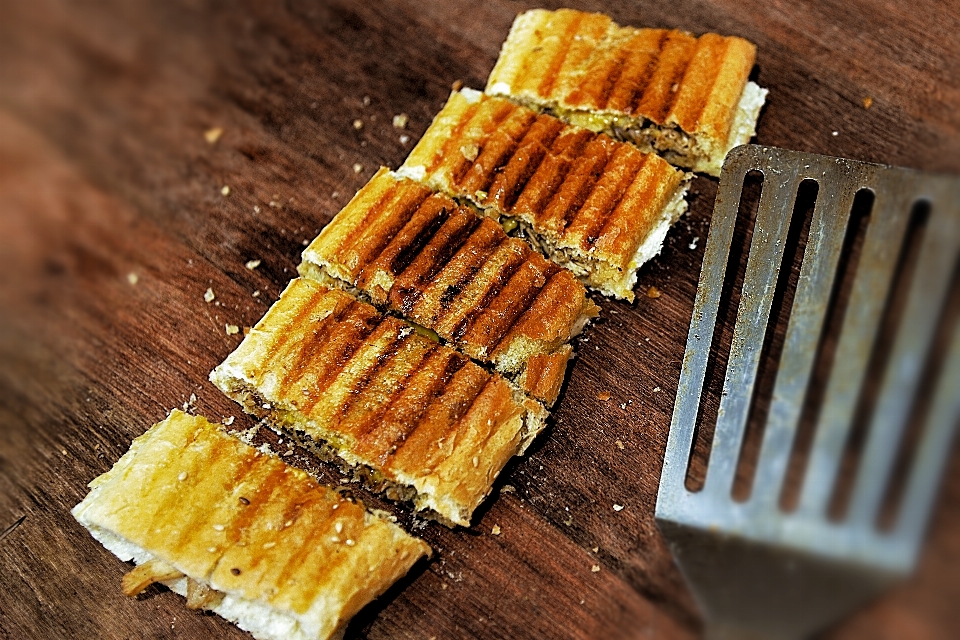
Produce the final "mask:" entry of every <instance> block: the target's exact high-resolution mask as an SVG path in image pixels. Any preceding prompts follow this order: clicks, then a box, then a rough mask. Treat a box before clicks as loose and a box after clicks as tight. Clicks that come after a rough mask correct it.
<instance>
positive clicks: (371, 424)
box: [348, 340, 440, 450]
mask: <svg viewBox="0 0 960 640" xmlns="http://www.w3.org/2000/svg"><path fill="white" fill-rule="evenodd" d="M408 342H414V341H413V340H410V341H408ZM438 353H440V347H439V345H436V344H434V345H432V346H429V347H426V348H424V349H422V350H420V351H419V352H418V353H417V354H416V361H415V362H411V363H408V364H407V371H406V372H405V373H404V374H403V375H402V376H401V377H400V378H399V379H398V380H396V382H395V384H394V386H393V388H392V392H391V393H390V395H389V397H388V398H387V401H386V402H381V403H380V405H379V406H377V407H376V408H375V409H374V410H373V411H368V412H367V413H365V414H363V415H361V416H359V417H357V419H355V420H353V422H352V423H351V424H350V425H349V427H348V428H349V431H350V432H351V433H352V434H353V436H354V437H355V438H356V441H357V449H358V450H363V449H365V448H366V447H367V446H368V445H367V442H368V440H369V434H370V433H371V432H372V431H374V430H375V429H376V428H377V425H379V424H382V423H383V422H384V419H385V416H387V415H388V414H389V413H390V412H391V410H392V409H393V408H394V407H395V406H397V403H401V402H402V399H404V398H406V391H407V386H408V385H409V384H410V382H411V381H412V380H414V379H415V378H416V376H417V374H418V373H420V372H421V371H424V370H428V371H429V370H430V363H431V362H432V360H433V359H434V358H436V356H437V354H438Z"/></svg>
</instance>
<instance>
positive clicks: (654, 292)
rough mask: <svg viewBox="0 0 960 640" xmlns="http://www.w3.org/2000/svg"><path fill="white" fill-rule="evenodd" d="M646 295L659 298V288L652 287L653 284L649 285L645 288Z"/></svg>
mask: <svg viewBox="0 0 960 640" xmlns="http://www.w3.org/2000/svg"><path fill="white" fill-rule="evenodd" d="M647 297H648V298H653V299H657V298H659V297H660V289H657V288H656V287H654V286H652V285H651V286H650V288H649V289H647Z"/></svg>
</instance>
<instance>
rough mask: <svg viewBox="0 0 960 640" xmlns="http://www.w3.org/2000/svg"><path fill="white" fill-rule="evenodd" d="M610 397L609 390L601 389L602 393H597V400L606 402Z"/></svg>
mask: <svg viewBox="0 0 960 640" xmlns="http://www.w3.org/2000/svg"><path fill="white" fill-rule="evenodd" d="M609 399H610V392H609V391H601V392H600V393H598V394H597V400H600V401H601V402H606V401H607V400H609Z"/></svg>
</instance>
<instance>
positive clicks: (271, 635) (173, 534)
mask: <svg viewBox="0 0 960 640" xmlns="http://www.w3.org/2000/svg"><path fill="white" fill-rule="evenodd" d="M90 488H91V491H90V494H89V495H88V496H87V497H86V498H85V499H84V500H83V502H81V503H80V504H78V505H77V506H76V507H75V508H74V509H73V515H74V517H76V519H77V520H78V521H79V522H80V523H81V524H83V526H85V527H86V528H87V529H89V531H90V533H91V534H92V535H93V537H94V538H96V539H97V540H99V541H100V542H101V543H102V544H103V546H105V547H106V548H107V549H108V550H110V551H111V552H113V553H114V554H115V555H117V556H118V557H119V558H120V559H121V560H124V561H129V560H134V561H135V562H136V564H137V565H138V566H137V567H136V568H135V569H133V570H132V571H130V573H128V574H127V575H126V576H125V577H124V578H123V582H122V588H123V591H124V593H126V594H127V595H130V596H134V595H137V594H138V593H140V592H141V591H142V590H143V589H145V588H147V587H148V586H149V585H150V584H152V583H154V582H161V583H163V584H165V585H167V586H168V587H170V588H171V589H172V590H173V591H175V592H177V593H179V594H181V595H185V596H186V597H187V606H188V607H189V608H193V609H196V608H204V609H209V610H211V611H214V612H216V613H218V614H220V615H221V616H223V617H224V618H226V619H228V620H230V621H232V622H235V623H237V625H238V626H239V627H240V628H241V629H245V630H247V631H249V632H251V633H252V634H253V636H254V637H255V638H264V639H275V640H281V639H284V640H286V639H292V640H315V639H322V638H330V637H339V636H341V635H342V633H343V630H344V628H345V627H346V624H347V622H348V621H349V620H350V618H352V617H353V616H354V614H356V613H357V612H358V611H359V610H360V609H361V608H362V607H364V606H365V605H366V604H367V603H368V602H370V601H372V600H373V599H374V598H376V597H377V596H378V595H380V594H381V593H383V592H384V591H385V590H386V589H387V588H388V587H389V586H390V585H392V584H393V583H394V582H396V581H397V580H398V579H399V578H401V577H402V576H403V575H405V574H406V573H407V571H408V570H409V569H410V567H412V566H413V564H414V563H415V562H416V561H417V560H418V559H419V558H421V557H423V556H428V555H430V548H429V547H428V546H427V545H426V544H425V543H424V542H422V541H421V540H418V539H416V538H413V537H411V536H410V535H408V534H406V533H405V532H404V531H403V530H402V529H400V528H399V527H398V526H396V525H395V524H392V523H390V522H388V521H387V520H384V519H381V518H378V517H376V516H373V515H371V514H370V513H368V512H367V511H366V510H365V509H364V508H363V506H362V505H361V504H359V503H353V502H350V501H348V500H345V499H344V498H343V497H341V495H340V494H338V493H336V492H335V491H333V490H332V489H329V488H327V487H323V486H320V485H319V484H317V482H316V481H315V480H314V479H312V478H311V477H310V476H308V475H307V474H306V473H305V472H303V471H301V470H299V469H295V468H293V467H290V466H288V465H286V464H284V463H283V462H282V461H281V460H280V459H279V458H277V457H275V456H273V455H271V454H268V453H262V452H261V451H259V450H257V449H254V448H253V447H251V446H249V445H247V444H244V443H242V442H240V441H239V440H238V439H236V438H234V437H231V436H230V435H228V434H226V433H224V432H223V431H221V430H220V429H219V428H217V427H216V426H215V425H213V424H211V423H209V422H208V421H207V420H206V419H204V418H202V417H197V416H192V415H188V414H186V413H183V412H181V411H173V412H172V413H171V414H170V416H169V417H168V418H167V419H166V420H164V421H162V422H160V423H158V424H156V425H154V426H153V427H152V428H151V429H150V430H149V431H147V432H146V433H145V434H144V435H142V436H140V437H139V438H137V439H136V440H134V442H133V445H132V446H131V447H130V450H129V451H128V452H127V453H126V454H125V455H124V456H123V457H122V458H120V460H119V461H118V462H117V464H116V465H114V467H113V468H112V469H111V470H110V471H108V472H107V473H105V474H103V475H102V476H100V477H99V478H97V479H96V480H94V481H93V482H91V483H90Z"/></svg>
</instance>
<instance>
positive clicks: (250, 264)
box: [243, 260, 260, 271]
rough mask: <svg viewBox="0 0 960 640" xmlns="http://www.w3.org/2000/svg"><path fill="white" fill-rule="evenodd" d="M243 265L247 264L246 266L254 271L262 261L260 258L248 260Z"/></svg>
mask: <svg viewBox="0 0 960 640" xmlns="http://www.w3.org/2000/svg"><path fill="white" fill-rule="evenodd" d="M243 266H245V267H246V268H247V269H249V270H250V271H253V270H254V269H256V268H257V267H259V266H260V261H259V260H247V261H246V262H245V263H244V265H243Z"/></svg>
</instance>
